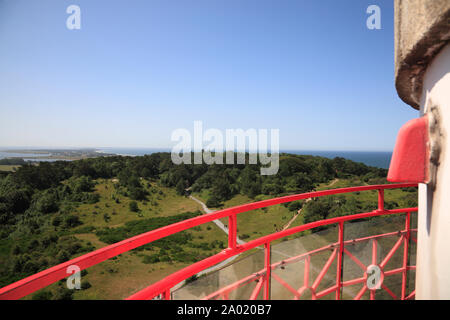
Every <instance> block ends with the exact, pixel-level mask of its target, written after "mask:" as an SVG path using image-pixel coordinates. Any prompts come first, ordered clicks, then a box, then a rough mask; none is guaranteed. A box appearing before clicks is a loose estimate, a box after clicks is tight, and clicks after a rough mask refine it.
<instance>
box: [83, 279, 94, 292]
mask: <svg viewBox="0 0 450 320" xmlns="http://www.w3.org/2000/svg"><path fill="white" fill-rule="evenodd" d="M90 287H92V286H91V284H90V283H89V281H87V280H86V281H81V289H82V290H86V289H89V288H90Z"/></svg>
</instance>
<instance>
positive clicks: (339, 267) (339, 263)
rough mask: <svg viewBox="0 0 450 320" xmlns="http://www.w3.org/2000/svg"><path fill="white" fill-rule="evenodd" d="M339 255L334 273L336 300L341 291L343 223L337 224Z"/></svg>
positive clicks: (339, 297) (339, 296)
mask: <svg viewBox="0 0 450 320" xmlns="http://www.w3.org/2000/svg"><path fill="white" fill-rule="evenodd" d="M338 241H339V253H338V258H337V273H336V286H337V288H336V300H340V299H341V289H342V262H343V261H342V258H343V254H344V223H343V222H339V240H338Z"/></svg>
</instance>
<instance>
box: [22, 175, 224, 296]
mask: <svg viewBox="0 0 450 320" xmlns="http://www.w3.org/2000/svg"><path fill="white" fill-rule="evenodd" d="M142 182H143V185H144V186H145V188H146V189H147V190H148V191H149V192H150V189H151V188H153V192H155V190H156V193H154V194H152V193H150V194H151V195H150V196H149V197H148V201H137V202H138V207H139V212H132V211H131V210H130V208H129V203H130V201H131V199H129V198H128V197H127V196H123V195H119V192H120V188H116V187H114V184H116V183H117V181H116V180H115V179H102V180H97V181H96V186H95V193H97V194H99V196H100V198H99V201H98V202H97V203H95V204H82V205H80V206H79V207H77V208H76V209H74V210H73V212H72V213H73V214H74V215H77V216H78V217H79V218H80V220H81V221H82V222H83V224H82V225H81V226H79V227H77V228H76V229H74V230H73V235H74V236H75V237H76V238H77V239H79V240H80V241H81V242H82V243H84V244H86V245H89V246H92V247H93V249H99V248H102V247H105V246H106V245H108V243H105V242H102V241H100V240H99V237H98V236H97V234H96V232H97V231H98V230H102V229H103V228H112V229H114V228H120V227H121V226H124V225H125V224H126V223H127V222H133V221H145V219H148V218H155V217H169V216H175V215H177V214H181V213H184V212H195V211H199V210H200V205H199V204H198V203H196V202H195V201H193V200H191V199H189V198H187V197H184V196H179V195H177V194H176V192H175V190H174V189H171V188H165V187H161V186H158V185H157V184H156V183H155V182H150V181H142ZM113 195H114V197H113ZM113 198H115V199H117V198H119V199H120V200H119V203H117V202H116V200H114V199H113ZM105 215H108V216H109V218H106V219H105ZM86 226H88V227H86ZM186 232H187V233H189V235H191V236H192V240H191V241H190V245H189V246H187V245H183V244H180V248H178V250H181V251H182V252H184V253H185V254H186V255H195V256H196V257H198V258H206V257H207V256H210V255H212V254H214V253H216V252H218V251H220V250H221V248H220V247H219V245H218V246H217V247H215V248H212V247H211V246H208V245H205V244H211V243H213V242H216V243H222V244H224V245H226V243H227V238H226V235H225V234H224V233H223V232H222V231H220V230H219V229H218V228H217V226H216V225H215V224H213V223H208V224H205V225H202V226H199V227H197V228H193V229H191V230H188V231H186ZM193 246H194V247H193ZM138 249H139V248H137V249H135V250H133V251H130V252H126V253H123V254H121V255H120V256H118V257H115V258H112V259H109V260H107V261H104V262H102V263H100V264H98V265H95V266H93V267H91V268H88V269H87V274H86V275H83V277H82V281H83V282H84V281H86V282H88V283H89V284H90V287H89V288H87V289H84V290H77V291H75V293H74V295H73V298H74V299H123V298H126V297H128V296H129V295H131V294H133V293H134V292H136V291H138V290H139V289H142V288H144V287H146V286H148V285H150V284H152V283H154V282H156V281H158V280H160V279H162V278H164V277H165V276H166V275H168V274H170V273H173V272H174V271H176V270H179V269H181V268H183V267H185V266H187V265H189V264H191V263H192V261H186V262H180V261H159V262H153V263H149V262H148V260H147V261H146V256H147V257H148V256H153V255H158V254H159V253H160V251H161V250H162V249H161V248H159V247H148V248H145V249H144V250H138ZM175 250H177V249H174V251H175ZM169 252H170V254H172V251H169ZM78 255H79V254H78ZM76 256H77V255H74V256H72V257H71V258H74V257H76ZM63 282H64V280H63V281H60V282H59V283H57V284H53V285H51V286H49V287H47V288H45V289H42V290H41V291H51V292H53V291H55V290H56V289H57V288H58V287H61V286H62V285H63ZM37 293H39V291H38V292H37ZM32 296H33V295H30V296H28V297H26V298H25V299H31V298H32Z"/></svg>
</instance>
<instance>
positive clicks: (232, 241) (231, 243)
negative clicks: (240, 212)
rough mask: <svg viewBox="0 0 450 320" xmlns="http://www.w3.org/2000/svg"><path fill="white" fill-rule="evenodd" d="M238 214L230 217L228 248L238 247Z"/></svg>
mask: <svg viewBox="0 0 450 320" xmlns="http://www.w3.org/2000/svg"><path fill="white" fill-rule="evenodd" d="M236 233H237V232H236V214H232V215H230V216H229V217H228V248H230V249H233V250H234V249H236Z"/></svg>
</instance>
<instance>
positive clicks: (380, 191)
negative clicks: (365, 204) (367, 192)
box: [378, 189, 384, 211]
mask: <svg viewBox="0 0 450 320" xmlns="http://www.w3.org/2000/svg"><path fill="white" fill-rule="evenodd" d="M378 210H379V211H384V190H383V189H378Z"/></svg>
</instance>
